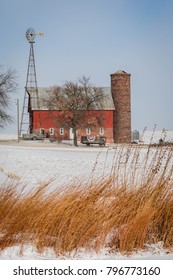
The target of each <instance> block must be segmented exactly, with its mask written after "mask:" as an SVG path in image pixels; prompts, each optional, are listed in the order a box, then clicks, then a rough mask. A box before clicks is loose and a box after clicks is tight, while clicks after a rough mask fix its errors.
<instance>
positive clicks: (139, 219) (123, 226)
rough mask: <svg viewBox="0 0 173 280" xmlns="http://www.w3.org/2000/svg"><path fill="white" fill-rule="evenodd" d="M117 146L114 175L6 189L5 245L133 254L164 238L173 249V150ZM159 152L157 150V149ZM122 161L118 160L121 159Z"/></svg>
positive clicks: (1, 193) (0, 202) (0, 210)
mask: <svg viewBox="0 0 173 280" xmlns="http://www.w3.org/2000/svg"><path fill="white" fill-rule="evenodd" d="M142 150H143V149H141V147H136V148H135V149H134V148H132V147H122V148H120V149H118V148H117V149H116V150H115V158H114V160H115V161H114V162H113V163H111V164H112V165H113V168H112V172H111V175H110V176H109V178H104V179H100V180H97V181H96V180H94V179H92V183H91V182H90V183H88V186H86V185H81V184H80V185H79V184H76V183H75V184H74V185H71V186H66V188H61V189H58V190H54V191H52V192H48V191H47V190H48V188H49V183H47V184H46V183H45V184H42V185H41V186H40V187H39V188H38V189H36V190H35V191H34V190H33V191H30V192H28V193H26V191H25V188H23V189H21V191H19V187H18V186H16V185H14V184H12V185H9V186H8V187H7V186H1V188H0V250H3V249H5V248H7V247H9V246H13V245H17V244H18V245H20V246H21V252H22V249H23V246H24V245H25V244H31V245H33V246H34V247H35V248H37V250H38V251H39V252H43V251H44V250H45V249H46V248H52V249H53V250H54V251H55V253H56V254H57V255H58V254H64V253H68V252H72V251H73V252H75V251H76V252H77V251H78V250H80V249H81V248H86V249H94V250H95V251H99V250H100V249H101V248H103V247H105V246H107V247H108V248H110V251H120V252H121V253H131V252H133V251H136V250H139V249H144V248H145V245H146V244H153V243H157V242H159V241H162V242H163V244H164V247H165V248H168V249H169V250H172V249H173V176H172V174H173V172H172V171H173V170H172V168H171V161H172V151H171V150H169V149H167V150H164V148H156V149H154V150H153V149H152V148H151V147H148V150H147V152H146V155H145V158H144V159H143V160H142V162H143V167H142V168H139V164H141V155H140V153H141V151H142ZM153 151H154V152H153ZM115 163H116V164H115Z"/></svg>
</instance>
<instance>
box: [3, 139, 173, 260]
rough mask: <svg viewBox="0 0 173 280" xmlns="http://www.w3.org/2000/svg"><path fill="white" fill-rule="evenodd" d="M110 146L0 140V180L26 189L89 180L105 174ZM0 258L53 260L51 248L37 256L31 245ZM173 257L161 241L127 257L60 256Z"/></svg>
mask: <svg viewBox="0 0 173 280" xmlns="http://www.w3.org/2000/svg"><path fill="white" fill-rule="evenodd" d="M114 155H115V149H114V147H108V148H107V147H103V148H100V147H96V146H95V147H89V148H88V147H79V148H75V147H72V146H69V145H67V144H64V145H61V144H60V145H57V144H48V143H47V144H46V143H36V142H27V143H26V142H25V143H24V142H21V143H20V144H18V143H1V145H0V181H1V183H3V182H4V183H5V182H7V181H8V182H11V181H15V182H18V183H20V184H21V185H25V186H26V187H25V188H26V189H27V190H29V189H30V188H32V187H35V186H37V185H39V184H40V183H42V182H46V181H49V180H50V179H53V181H52V182H51V184H50V186H52V187H54V188H55V187H59V186H63V184H64V183H65V184H66V185H67V184H71V183H73V182H79V181H80V180H81V181H82V182H85V181H87V182H88V181H90V180H92V179H93V177H94V176H96V177H97V176H100V177H103V178H104V176H106V175H109V174H110V172H111V168H112V162H113V160H114ZM0 258H1V259H55V258H56V256H55V255H54V253H53V252H52V251H49V250H48V251H47V252H45V253H44V254H42V255H39V254H38V253H37V252H36V251H35V250H34V248H31V247H29V246H28V247H26V250H25V251H24V254H23V256H20V255H19V248H18V247H12V248H8V249H6V250H4V251H3V252H1V253H0ZM68 258H71V259H73V258H75V259H124V258H125V259H127V258H130V259H153V258H154V259H173V254H170V253H169V254H168V253H167V252H166V251H164V250H163V248H162V244H161V243H159V244H156V245H153V246H148V248H147V250H146V251H141V252H138V253H137V254H134V255H132V256H130V257H127V256H122V255H120V254H110V253H109V252H106V250H103V251H102V252H100V253H98V254H96V253H95V252H84V251H82V252H80V253H78V254H77V255H75V256H73V254H71V255H70V256H62V257H61V259H68Z"/></svg>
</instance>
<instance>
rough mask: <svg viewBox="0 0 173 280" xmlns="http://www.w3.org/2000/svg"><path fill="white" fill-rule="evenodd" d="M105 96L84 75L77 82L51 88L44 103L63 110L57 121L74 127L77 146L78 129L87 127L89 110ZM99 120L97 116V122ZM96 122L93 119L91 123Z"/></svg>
mask: <svg viewBox="0 0 173 280" xmlns="http://www.w3.org/2000/svg"><path fill="white" fill-rule="evenodd" d="M103 97H104V93H103V90H102V88H100V87H93V86H92V85H91V84H90V79H89V78H86V77H85V76H83V77H82V78H80V79H78V80H77V82H66V83H65V84H64V86H63V88H60V87H58V86H54V87H52V88H50V89H49V91H48V95H47V98H45V99H44V103H45V104H46V106H47V107H48V109H49V110H50V111H52V110H60V111H61V118H60V119H58V118H57V123H61V125H63V126H64V127H66V128H72V129H73V133H74V142H73V143H74V146H77V130H78V129H79V128H80V129H82V128H85V127H87V121H88V119H89V117H90V116H89V111H90V110H93V109H96V108H98V107H99V106H100V105H101V103H102V101H103ZM98 121H99V120H98V119H97V118H95V122H98ZM95 124H96V123H94V121H93V122H92V124H91V125H95Z"/></svg>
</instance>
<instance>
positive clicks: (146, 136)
mask: <svg viewBox="0 0 173 280" xmlns="http://www.w3.org/2000/svg"><path fill="white" fill-rule="evenodd" d="M139 135H140V138H141V140H142V141H143V142H144V143H145V144H149V143H158V142H159V139H161V138H162V139H165V141H173V131H170V130H163V131H155V132H154V133H153V132H152V131H140V134H139Z"/></svg>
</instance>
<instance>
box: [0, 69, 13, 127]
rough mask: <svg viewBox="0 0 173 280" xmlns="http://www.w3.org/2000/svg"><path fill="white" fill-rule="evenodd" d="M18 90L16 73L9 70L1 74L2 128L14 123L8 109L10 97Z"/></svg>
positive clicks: (0, 111)
mask: <svg viewBox="0 0 173 280" xmlns="http://www.w3.org/2000/svg"><path fill="white" fill-rule="evenodd" d="M16 88H17V83H16V71H15V70H12V69H10V68H9V69H8V70H7V71H6V72H0V127H4V126H5V125H6V124H7V123H10V122H12V118H11V116H10V115H9V113H8V109H9V107H10V99H11V96H10V95H11V94H12V93H14V92H15V91H16Z"/></svg>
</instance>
